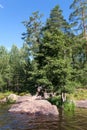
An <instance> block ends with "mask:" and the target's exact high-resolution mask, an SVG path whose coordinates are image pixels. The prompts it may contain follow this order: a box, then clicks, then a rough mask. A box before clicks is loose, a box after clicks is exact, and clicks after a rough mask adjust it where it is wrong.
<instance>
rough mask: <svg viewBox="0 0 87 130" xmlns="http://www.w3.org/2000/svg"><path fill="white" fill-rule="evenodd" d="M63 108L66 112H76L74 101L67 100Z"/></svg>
mask: <svg viewBox="0 0 87 130" xmlns="http://www.w3.org/2000/svg"><path fill="white" fill-rule="evenodd" d="M63 106H64V111H65V112H68V111H69V112H72V111H74V110H75V103H74V102H73V101H69V100H67V101H66V102H64V104H63Z"/></svg>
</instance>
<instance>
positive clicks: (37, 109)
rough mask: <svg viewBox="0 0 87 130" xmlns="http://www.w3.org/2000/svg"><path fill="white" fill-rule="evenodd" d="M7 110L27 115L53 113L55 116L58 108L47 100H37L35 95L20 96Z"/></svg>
mask: <svg viewBox="0 0 87 130" xmlns="http://www.w3.org/2000/svg"><path fill="white" fill-rule="evenodd" d="M9 112H13V113H21V114H25V113H26V114H28V115H54V116H57V115H58V114H59V113H58V109H57V107H56V106H54V105H52V104H51V103H50V102H48V101H47V100H42V99H41V100H37V99H36V98H35V97H29V96H23V97H20V98H19V99H18V100H17V102H16V104H14V105H12V107H11V108H10V109H9Z"/></svg>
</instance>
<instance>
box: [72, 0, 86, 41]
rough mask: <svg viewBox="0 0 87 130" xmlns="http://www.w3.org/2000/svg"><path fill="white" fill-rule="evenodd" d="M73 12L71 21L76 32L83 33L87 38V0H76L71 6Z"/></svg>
mask: <svg viewBox="0 0 87 130" xmlns="http://www.w3.org/2000/svg"><path fill="white" fill-rule="evenodd" d="M70 9H72V13H71V14H70V17H69V19H70V21H71V25H72V28H74V29H75V33H76V32H78V34H82V35H83V37H84V38H86V39H87V0H74V1H73V3H72V4H71V6H70Z"/></svg>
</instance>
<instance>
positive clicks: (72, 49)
mask: <svg viewBox="0 0 87 130" xmlns="http://www.w3.org/2000/svg"><path fill="white" fill-rule="evenodd" d="M70 9H71V11H72V12H71V14H70V17H69V20H68V21H66V20H65V19H64V17H63V13H62V10H61V9H60V7H59V5H56V6H55V7H54V8H53V9H52V10H51V11H50V15H49V18H48V19H47V20H46V22H45V23H43V22H42V17H44V16H43V15H42V14H40V13H39V12H38V11H36V12H34V13H32V15H31V16H30V17H29V19H28V20H27V21H23V26H25V28H26V32H23V33H22V39H23V47H22V48H20V49H19V48H18V47H17V46H16V45H13V46H12V48H11V50H10V51H8V50H7V49H6V48H5V47H4V46H0V91H2V92H4V91H14V92H18V93H20V92H26V91H27V92H30V93H32V94H34V93H36V90H37V87H38V86H41V87H42V88H43V89H44V90H46V91H47V92H56V93H61V92H63V91H64V92H68V93H70V92H72V91H74V90H75V89H79V88H87V1H86V0H80V1H79V0H74V1H73V3H72V4H71V6H70Z"/></svg>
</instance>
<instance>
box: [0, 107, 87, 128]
mask: <svg viewBox="0 0 87 130" xmlns="http://www.w3.org/2000/svg"><path fill="white" fill-rule="evenodd" d="M9 107H10V106H6V105H1V106H0V130H87V128H86V127H87V110H86V109H85V110H84V109H77V110H76V112H75V113H73V114H69V113H68V114H67V113H66V114H65V113H64V112H63V111H60V115H59V116H58V117H53V116H45V117H44V116H40V117H35V116H29V115H26V114H25V115H24V114H10V113H8V109H9Z"/></svg>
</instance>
